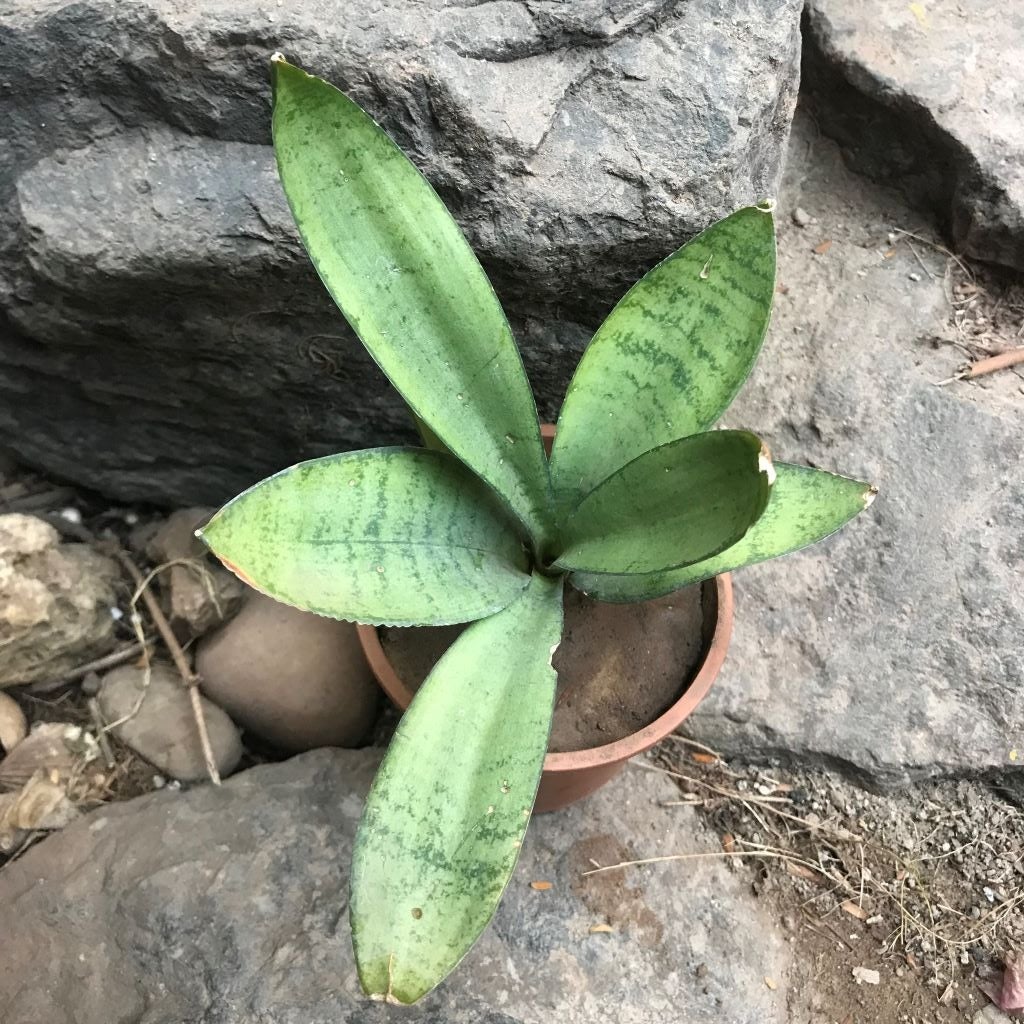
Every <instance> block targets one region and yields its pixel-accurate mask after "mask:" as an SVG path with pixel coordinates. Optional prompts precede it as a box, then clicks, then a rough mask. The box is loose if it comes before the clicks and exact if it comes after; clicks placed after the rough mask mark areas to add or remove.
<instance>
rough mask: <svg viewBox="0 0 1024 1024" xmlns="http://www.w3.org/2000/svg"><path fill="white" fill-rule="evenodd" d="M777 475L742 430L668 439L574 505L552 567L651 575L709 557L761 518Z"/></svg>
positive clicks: (762, 450)
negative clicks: (561, 546)
mask: <svg viewBox="0 0 1024 1024" xmlns="http://www.w3.org/2000/svg"><path fill="white" fill-rule="evenodd" d="M773 479H774V473H773V470H772V464H771V460H770V458H769V456H768V450H767V449H766V448H765V447H764V445H763V443H762V442H761V440H760V438H758V437H756V436H755V435H754V434H750V433H747V432H746V431H745V430H714V431H711V432H709V433H706V434H694V435H693V436H691V437H684V438H681V439H680V440H677V441H671V442H670V443H669V444H665V445H662V446H661V447H660V448H655V449H654V450H653V451H650V452H646V453H644V454H643V455H641V456H640V457H639V458H636V459H634V460H633V461H632V462H630V463H629V464H628V465H626V466H624V467H623V468H622V469H620V470H619V471H618V472H617V473H613V474H612V476H610V477H609V478H608V479H607V480H605V481H604V482H603V483H601V484H599V485H598V486H597V487H595V488H594V490H593V491H591V492H590V494H588V495H587V496H586V497H585V498H584V499H583V500H582V501H581V502H580V504H579V505H577V507H576V508H575V509H574V510H573V512H572V514H571V515H570V516H569V518H568V519H567V520H566V522H565V525H564V527H563V529H562V540H563V544H564V549H563V550H562V552H561V554H560V555H559V556H558V559H557V561H556V562H555V564H556V565H557V566H558V567H559V568H563V569H575V570H577V571H587V572H597V573H601V572H611V573H647V572H653V571H656V570H660V569H668V568H673V567H675V566H679V565H685V564H687V563H689V562H696V561H698V560H700V559H703V558H709V557H711V556H712V555H715V554H717V553H718V552H719V551H722V550H723V549H724V548H727V547H729V546H730V545H731V544H735V543H736V541H738V540H739V539H740V538H741V537H742V536H743V535H744V534H745V533H746V532H747V530H748V529H749V528H750V527H751V526H752V525H753V523H755V522H756V521H757V518H758V516H760V515H761V513H762V512H763V511H764V508H765V505H766V504H767V502H768V494H769V491H770V490H771V484H772V480H773Z"/></svg>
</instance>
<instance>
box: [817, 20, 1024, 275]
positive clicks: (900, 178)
mask: <svg viewBox="0 0 1024 1024" xmlns="http://www.w3.org/2000/svg"><path fill="white" fill-rule="evenodd" d="M806 24H807V32H806V33H805V51H804V78H805V82H804V84H805V87H806V89H807V90H808V92H809V93H810V95H811V97H812V98H813V101H814V105H815V106H816V108H817V110H816V114H817V120H818V123H819V125H820V127H821V130H822V131H823V132H825V134H827V135H830V136H833V137H835V138H837V139H839V140H841V141H842V142H843V143H844V144H845V145H846V146H847V147H848V150H847V152H848V155H849V157H850V158H851V160H852V161H853V163H854V165H855V166H856V167H857V168H858V169H860V170H863V171H866V172H867V173H869V174H871V175H872V176H874V177H877V178H881V179H883V180H885V181H888V182H892V183H893V184H897V185H900V186H901V187H902V188H903V189H904V190H905V191H906V193H907V195H908V196H910V197H911V198H912V199H913V200H914V201H915V202H917V203H923V204H925V205H927V206H929V207H931V208H932V209H934V210H935V211H937V213H938V214H939V216H940V218H941V221H942V225H943V227H944V229H945V230H946V232H947V233H948V234H949V235H950V236H951V237H952V239H953V241H954V243H955V244H956V246H957V247H958V250H959V251H961V252H964V253H968V254H970V255H972V256H977V257H978V258H980V259H983V260H988V261H990V262H995V263H1005V264H1007V265H1009V266H1013V267H1017V268H1019V269H1024V118H1022V117H1021V98H1020V97H1021V79H1020V73H1019V72H1020V67H1021V65H1022V63H1024V9H1022V8H1021V7H1020V6H1019V5H1017V4H1002V3H997V2H995V0H966V2H964V3H956V4H917V5H915V4H906V3H903V4H894V3H888V2H886V0H859V2H858V3H849V2H848V0H809V2H808V5H807V23H806Z"/></svg>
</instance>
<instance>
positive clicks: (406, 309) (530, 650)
mask: <svg viewBox="0 0 1024 1024" xmlns="http://www.w3.org/2000/svg"><path fill="white" fill-rule="evenodd" d="M272 79H273V94H274V111H273V135H274V149H275V153H276V155H277V162H278V170H279V173H280V177H281V182H282V185H283V187H284V191H285V194H286V196H287V198H288V202H289V204H290V206H291V209H292V213H293V215H294V217H295V222H296V224H297V226H298V229H299V233H300V235H301V237H302V240H303V242H304V244H305V247H306V250H307V251H308V253H309V255H310V258H311V259H312V262H313V264H314V266H315V267H316V269H317V272H318V273H319V275H320V277H321V279H322V281H323V283H324V285H325V286H326V288H327V290H328V292H329V293H330V294H331V295H332V297H333V298H334V300H335V301H336V302H337V304H338V306H339V307H340V309H341V312H342V313H343V314H344V315H345V317H346V318H347V320H348V322H349V323H350V324H351V326H352V328H353V329H354V330H355V332H356V333H357V334H358V336H359V338H360V340H361V341H362V343H363V344H364V345H365V347H366V348H367V350H368V351H369V353H370V355H371V356H372V357H373V359H374V360H375V361H376V362H377V364H378V365H379V366H380V367H381V369H382V370H383V371H384V373H385V374H386V375H387V376H388V378H389V379H390V381H391V383H392V384H393V385H394V386H395V387H396V389H397V390H398V392H399V393H400V394H401V395H402V396H403V398H404V399H405V400H406V402H407V403H408V405H409V406H410V409H411V411H412V414H413V416H414V417H415V419H416V422H417V424H418V425H419V427H420V432H421V435H422V437H423V439H424V445H425V446H424V447H422V448H414V447H388V448H373V449H369V450H366V451H357V452H347V453H344V454H341V455H333V456H328V457H326V458H320V459H314V460H312V461H309V462H303V463H300V464H299V465H296V466H292V467H291V468H289V469H284V470H282V471H281V472H280V473H277V474H276V475H274V476H272V477H269V478H268V479H266V480H264V481H262V482H260V483H258V484H256V485H255V486H253V487H252V488H250V489H249V490H247V491H245V492H244V493H243V494H241V495H239V496H238V497H237V498H235V499H234V500H233V501H231V502H229V503H228V504H227V505H226V506H225V507H224V508H223V509H221V510H220V512H218V513H217V514H216V515H215V516H214V517H213V519H211V521H210V522H209V524H208V525H207V526H206V527H205V528H204V529H203V530H202V531H200V536H202V537H203V539H204V540H205V541H206V543H207V544H208V545H209V546H210V548H211V549H212V550H213V551H214V553H215V554H216V555H217V556H218V557H219V558H220V559H221V560H222V561H223V562H224V563H225V565H227V566H228V567H229V568H231V569H232V570H233V571H235V572H236V573H237V574H238V575H239V576H240V577H241V578H242V579H243V580H245V581H246V582H247V583H249V584H250V585H251V586H253V587H255V588H256V589H257V590H260V591H262V592H263V593H265V594H267V595H269V596H271V597H273V598H275V599H277V600H279V601H283V602H285V603H287V604H291V605H294V606H295V607H297V608H301V609H304V610H306V611H311V612H316V613H318V614H321V615H327V616H332V617H335V618H341V619H349V620H351V621H354V622H359V623H366V624H370V625H428V626H429V625H434V626H437V625H450V624H455V623H472V624H471V625H470V626H469V627H468V628H466V629H465V631H464V632H463V633H462V634H461V635H460V637H459V638H458V640H457V641H456V642H455V643H454V644H452V646H451V647H450V648H449V649H448V651H447V652H446V653H445V654H444V655H443V656H442V657H441V659H440V661H438V663H437V665H436V666H435V667H434V669H433V670H432V671H431V673H430V675H429V676H428V677H427V679H426V680H425V682H424V684H423V686H422V687H421V688H420V690H419V691H418V692H417V694H416V697H415V699H414V700H413V701H412V703H411V704H410V706H409V708H408V710H407V711H406V713H405V714H404V715H403V717H402V719H401V721H400V722H399V725H398V727H397V729H396V731H395V735H394V738H393V739H392V741H391V744H390V746H389V748H388V751H387V754H386V755H385V757H384V760H383V762H382V764H381V767H380V770H379V771H378V773H377V777H376V779H375V781H374V783H373V786H372V788H371V791H370V794H369V797H368V799H367V803H366V807H365V809H364V812H363V817H362V821H361V823H360V827H359V831H358V833H357V836H356V843H355V849H354V853H353V864H352V880H351V898H350V901H349V907H350V920H351V928H352V938H353V945H354V948H355V955H356V964H357V967H358V971H359V978H360V981H361V983H362V986H363V988H364V989H365V991H366V992H367V993H368V994H370V995H371V996H372V997H374V998H378V999H382V1000H386V1001H388V1002H393V1003H413V1002H416V1001H417V1000H418V999H420V998H421V997H422V996H423V995H425V994H426V993H427V992H429V991H430V990H431V989H432V988H434V987H435V986H436V985H437V984H438V983H439V982H440V981H442V980H443V979H444V978H445V977H446V976H447V974H448V973H450V972H451V971H452V970H453V969H454V968H455V966H456V965H457V964H458V962H459V961H460V960H461V959H462V957H463V956H464V955H465V954H466V952H467V951H468V950H469V949H470V947H471V946H472V945H473V943H474V942H475V941H476V939H477V937H478V936H479V935H480V933H481V932H482V931H483V929H484V928H485V927H486V925H487V923H488V922H489V921H490V919H491V917H492V916H493V914H494V911H495V909H496V907H497V905H498V902H499V900H500V899H501V895H502V892H503V891H504V889H505V886H506V884H507V883H508V880H509V878H510V877H511V874H512V871H513V869H514V868H515V864H516V860H517V858H518V856H519V849H520V846H521V844H522V841H523V837H524V835H525V832H526V828H527V825H528V823H529V819H530V814H531V810H532V808H533V805H534V800H535V797H536V794H537V787H538V784H539V781H540V777H541V771H542V767H543V764H544V759H545V754H546V751H547V741H548V735H549V731H550V728H551V719H552V713H553V708H554V700H555V685H556V673H555V671H554V669H553V668H552V665H551V659H552V657H553V655H554V652H555V650H556V649H557V647H558V644H559V641H560V638H561V634H562V594H563V588H564V587H565V586H567V585H568V586H570V587H575V588H577V589H579V590H581V591H583V592H584V593H587V594H589V595H590V596H591V597H593V598H595V599H597V600H600V601H610V602H632V601H645V600H648V599H651V598H654V597H659V596H663V595H666V594H670V593H672V592H674V591H676V590H678V589H680V588H682V587H685V586H689V585H691V584H694V583H699V582H701V581H703V580H709V579H712V578H713V577H716V576H719V575H721V574H723V573H726V572H731V571H733V570H735V569H739V568H741V567H743V566H745V565H749V564H751V563H753V562H759V561H763V560H765V559H768V558H772V557H775V556H777V555H782V554H785V553H787V552H789V551H793V550H796V549H797V548H801V547H804V546H806V545H808V544H811V543H814V542H815V541H818V540H821V539H822V538H823V537H826V536H828V535H829V534H831V533H833V532H834V531H835V530H837V529H839V528H840V527H841V526H843V525H844V524H845V523H846V522H848V521H849V520H850V519H852V518H853V517H854V516H855V515H857V513H858V512H860V511H862V510H863V509H864V508H866V507H867V505H868V504H870V501H871V499H872V497H873V495H874V489H873V488H871V487H869V486H868V485H867V484H864V483H861V482H859V481H856V480H850V479H847V478H845V477H841V476H837V475H834V474H831V473H827V472H824V471H821V470H817V469H807V468H804V467H800V466H795V465H788V464H783V463H778V462H776V463H773V461H772V459H771V456H770V454H769V452H768V449H767V447H766V446H765V445H764V443H763V442H762V441H761V439H760V438H758V437H757V436H756V435H755V434H752V433H750V432H748V431H744V430H722V429H713V428H714V425H715V423H716V422H717V420H718V419H719V417H720V416H721V415H722V413H723V412H724V411H725V410H726V408H727V407H728V405H729V404H730V402H731V401H732V399H733V397H734V396H735V394H736V392H737V391H738V390H739V388H740V386H741V384H742V383H743V381H744V380H745V379H746V377H747V375H748V373H749V372H750V369H751V367H752V366H753V363H754V360H755V359H756V357H757V354H758V351H759V349H760V347H761V342H762V340H763V338H764V333H765V330H766V327H767V324H768V320H769V316H770V313H771V305H772V297H773V293H774V287H775V233H774V224H773V219H772V214H771V208H770V206H769V205H760V206H751V207H746V208H743V209H741V210H737V211H736V212H735V213H733V214H731V215H730V216H728V217H726V218H725V219H724V220H722V221H719V222H718V223H715V224H712V225H711V226H710V227H709V228H708V229H707V230H706V231H704V232H703V233H702V234H700V235H698V236H697V237H696V238H693V239H691V240H690V241H689V242H688V243H687V244H686V245H684V246H683V247H682V248H681V249H679V250H677V251H676V252H675V253H673V254H672V255H670V256H669V257H668V258H667V259H665V260H664V261H663V262H662V263H659V264H658V265H657V266H656V267H654V268H653V269H652V270H651V271H650V272H649V273H647V274H646V275H645V276H644V277H643V278H642V279H641V280H640V281H639V282H637V284H635V285H634V286H633V287H632V288H631V289H630V290H629V292H628V293H627V294H626V295H625V296H624V297H623V298H622V300H621V301H620V302H619V303H618V305H617V306H616V307H615V308H614V309H613V310H612V312H611V313H610V314H609V315H608V318H607V319H606V320H605V321H604V323H603V324H602V325H601V326H600V328H599V329H598V331H597V332H596V334H595V335H594V337H593V339H592V340H591V342H590V344H589V346H588V347H587V350H586V351H585V353H584V355H583V358H582V360H581V361H580V364H579V366H578V367H577V369H576V372H575V375H574V376H573V379H572V382H571V383H570V385H569V389H568V393H567V395H566V398H565V402H564V404H563V406H562V410H561V413H560V415H559V419H558V432H557V436H556V438H555V441H554V444H553V447H552V450H551V455H550V458H548V457H547V456H546V454H545V451H544V447H543V445H542V442H541V432H540V424H539V421H538V417H537V409H536V405H535V402H534V398H533V393H532V391H531V390H530V385H529V382H528V381H527V378H526V373H525V370H524V368H523V362H522V359H521V357H520V354H519V350H518V349H517V348H516V344H515V341H514V339H513V337H512V332H511V330H510V328H509V325H508V322H507V320H506V318H505V315H504V313H503V311H502V309H501V306H500V305H499V303H498V300H497V298H496V296H495V294H494V290H493V288H492V287H491V285H490V282H489V281H488V280H487V277H486V275H485V274H484V271H483V269H482V267H481V266H480V263H479V262H478V261H477V259H476V257H475V255H474V254H473V252H472V250H471V249H470V247H469V244H468V243H467V241H466V239H465V238H464V236H463V235H462V232H461V231H460V229H459V227H458V225H457V224H456V223H455V221H454V219H453V218H452V217H451V215H450V214H449V213H448V211H447V210H446V209H445V207H444V204H443V203H442V202H441V200H440V199H439V198H438V196H437V195H436V193H435V192H434V191H433V189H432V188H431V187H430V185H429V184H428V183H427V181H426V179H425V178H424V177H423V176H422V174H420V172H419V171H418V170H417V169H416V168H415V167H414V166H413V164H412V163H411V162H410V161H409V160H408V159H407V158H406V157H405V155H404V154H403V153H402V152H401V150H400V149H399V148H398V147H397V146H396V145H395V144H394V143H393V142H392V141H391V139H390V138H389V137H388V136H387V134H386V133H385V132H384V131H383V130H382V129H381V128H380V127H379V126H378V125H376V124H375V123H374V122H373V120H372V119H371V118H370V117H369V116H368V115H367V114H366V113H365V112H364V111H363V110H362V109H361V108H360V107H359V106H358V105H357V104H356V103H355V102H353V101H352V100H350V99H349V98H348V97H346V96H345V95H344V94H343V93H341V92H339V91H338V90H337V89H335V88H334V87H333V86H331V85H330V84H328V83H327V82H325V81H323V80H321V79H319V78H316V77H314V76H311V75H308V74H306V73H305V72H303V71H301V70H300V69H298V68H296V67H294V66H292V65H291V64H288V63H287V62H286V61H285V60H284V59H283V58H281V57H280V56H279V55H275V57H274V59H273V61H272Z"/></svg>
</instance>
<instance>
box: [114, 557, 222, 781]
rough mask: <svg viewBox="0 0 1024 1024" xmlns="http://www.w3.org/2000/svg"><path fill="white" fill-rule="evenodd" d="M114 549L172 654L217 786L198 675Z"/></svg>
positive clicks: (131, 567) (141, 582)
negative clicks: (200, 697)
mask: <svg viewBox="0 0 1024 1024" xmlns="http://www.w3.org/2000/svg"><path fill="white" fill-rule="evenodd" d="M113 553H114V557H115V558H117V560H118V561H119V562H120V563H121V564H122V565H123V566H124V567H125V570H126V571H127V572H128V575H129V576H131V578H132V579H133V580H134V581H135V585H136V588H137V589H136V594H135V597H136V598H137V597H140V596H141V598H142V600H143V601H145V603H146V610H147V611H148V612H149V614H150V617H151V618H152V619H153V625H154V626H156V629H157V632H158V633H159V634H160V636H161V638H162V639H163V642H164V643H165V644H166V645H167V649H168V651H170V654H171V660H172V661H173V662H174V667H175V668H176V669H177V670H178V673H179V675H180V676H181V679H182V682H183V683H184V684H185V687H186V689H187V690H188V695H189V700H191V702H192V717H193V718H194V719H195V722H196V731H197V732H198V733H199V745H200V746H201V747H202V748H203V760H204V761H205V762H206V773H207V775H209V776H210V781H211V782H212V783H213V784H214V785H215V786H219V785H220V772H219V771H217V764H216V762H215V761H214V759H213V749H212V748H211V746H210V734H209V733H208V732H207V729H206V718H205V717H204V715H203V706H202V704H201V703H200V700H199V677H198V676H197V675H196V674H195V673H194V672H193V671H192V669H191V668H190V667H189V664H188V660H187V659H186V657H185V652H184V651H183V650H182V649H181V644H179V643H178V638H177V637H176V636H175V635H174V632H173V631H172V630H171V627H170V625H169V624H168V622H167V619H166V618H164V613H163V612H162V611H161V610H160V605H159V604H157V602H156V598H155V597H153V595H152V594H151V593H150V592H149V591H148V590H147V589H146V581H145V579H144V578H143V575H142V573H141V572H139V570H138V567H137V566H136V565H135V563H134V562H133V561H132V560H131V558H129V557H128V555H127V554H126V553H125V552H124V551H122V550H121V549H120V548H114V550H113ZM133 600H134V599H133Z"/></svg>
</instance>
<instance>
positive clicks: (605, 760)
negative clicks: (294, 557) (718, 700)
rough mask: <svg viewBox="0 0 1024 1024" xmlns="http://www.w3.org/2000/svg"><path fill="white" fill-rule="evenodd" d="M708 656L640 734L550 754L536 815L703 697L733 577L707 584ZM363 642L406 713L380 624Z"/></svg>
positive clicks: (604, 776) (723, 638)
mask: <svg viewBox="0 0 1024 1024" xmlns="http://www.w3.org/2000/svg"><path fill="white" fill-rule="evenodd" d="M542 429H543V434H544V440H545V443H546V446H547V447H549V448H550V443H551V438H552V437H553V436H554V427H551V426H547V425H545V426H544V427H543V428H542ZM702 599H703V604H704V654H703V656H702V658H701V661H700V663H699V665H698V667H697V671H696V673H695V674H694V676H693V679H692V680H691V682H690V685H689V686H687V688H686V690H685V691H684V692H683V694H682V695H681V696H680V697H679V699H678V700H677V701H676V702H675V704H673V705H672V706H671V707H670V708H669V709H668V711H666V712H665V713H664V714H663V715H661V716H660V717H659V718H656V719H655V720H654V721H653V722H651V724H650V725H648V726H646V727H645V728H643V729H640V730H639V731H638V732H635V733H632V734H631V735H629V736H626V737H625V738H623V739H621V740H616V741H615V742H614V743H606V744H604V745H603V746H600V747H591V748H589V749H588V750H575V751H572V752H569V753H559V754H548V755H547V757H546V758H545V759H544V773H543V775H542V776H541V780H540V790H539V792H538V793H537V802H536V804H535V805H534V811H535V812H543V811H557V810H559V809H561V808H562V807H566V806H568V805H569V804H571V803H574V802H575V801H576V800H580V799H582V798H583V797H585V796H589V795H590V794H591V793H593V792H594V790H596V789H598V788H599V787H601V786H603V785H604V784H605V783H606V782H608V780H609V779H611V778H612V777H613V776H614V775H616V774H617V773H618V772H619V771H620V770H621V769H622V766H623V765H624V764H625V763H626V762H627V761H628V760H629V759H630V758H631V757H635V756H636V755H637V754H641V753H643V752H644V751H645V750H650V748H651V747H653V746H654V745H655V744H656V743H659V742H660V741H661V740H663V739H664V738H665V737H666V736H668V735H669V734H670V733H672V732H674V731H675V730H676V729H677V728H679V726H680V725H681V724H682V722H683V721H684V720H685V719H686V718H687V717H688V716H689V715H690V713H691V712H692V711H693V709H694V708H695V707H696V706H697V705H698V704H699V703H700V702H701V701H702V700H703V699H704V696H705V695H706V694H707V692H708V690H709V689H711V684H712V683H713V682H714V681H715V679H716V677H717V676H718V673H719V671H720V670H721V668H722V663H723V662H724V661H725V652H726V651H727V649H728V647H729V640H730V638H731V637H732V618H733V603H732V580H731V578H730V576H729V574H728V573H725V574H724V575H722V576H717V577H716V578H715V579H713V580H709V581H708V582H706V583H704V584H703V591H702ZM357 628H358V630H359V641H360V643H361V644H362V645H363V652H364V653H365V654H366V658H367V661H369V663H370V668H371V669H372V670H373V674H374V675H375V676H376V677H377V681H378V682H379V683H380V685H381V687H382V688H383V690H384V692H385V693H386V694H387V695H388V696H389V697H390V698H391V700H392V702H393V703H394V704H395V705H396V706H397V707H398V708H399V709H400V710H401V711H404V710H405V709H406V708H407V707H408V706H409V704H410V703H411V702H412V698H413V691H412V690H410V689H409V687H407V686H406V685H405V683H404V682H403V681H402V680H401V679H399V678H398V674H397V673H396V672H395V670H394V668H393V667H392V665H391V662H390V661H388V658H387V655H386V654H385V653H384V648H383V647H382V646H381V642H380V637H379V636H378V635H377V628H376V627H375V626H362V625H361V626H358V627H357Z"/></svg>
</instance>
